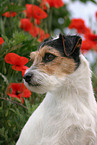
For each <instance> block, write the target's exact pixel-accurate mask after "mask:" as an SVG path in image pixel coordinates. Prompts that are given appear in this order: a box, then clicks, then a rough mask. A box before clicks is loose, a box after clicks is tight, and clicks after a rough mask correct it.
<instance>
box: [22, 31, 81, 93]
mask: <svg viewBox="0 0 97 145" xmlns="http://www.w3.org/2000/svg"><path fill="white" fill-rule="evenodd" d="M81 42H82V39H81V38H80V37H79V36H76V35H74V36H64V35H62V34H60V35H59V38H57V39H51V40H46V41H45V42H43V43H42V44H41V45H40V47H39V49H38V50H37V51H35V52H31V54H30V58H31V60H32V61H33V63H32V66H31V67H30V68H29V69H28V70H26V72H25V75H24V84H25V85H26V86H27V88H28V89H30V90H31V91H33V92H37V93H45V92H48V91H53V90H55V89H58V87H61V86H62V85H63V82H64V81H65V78H66V76H67V75H70V74H71V73H73V72H74V71H75V70H76V69H77V68H78V67H79V65H80V58H79V54H80V46H81Z"/></svg>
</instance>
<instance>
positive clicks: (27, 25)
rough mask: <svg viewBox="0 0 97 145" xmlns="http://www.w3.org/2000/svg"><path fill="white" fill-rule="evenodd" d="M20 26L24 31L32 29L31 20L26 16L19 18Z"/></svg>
mask: <svg viewBox="0 0 97 145" xmlns="http://www.w3.org/2000/svg"><path fill="white" fill-rule="evenodd" d="M20 28H21V29H23V30H24V31H30V29H32V23H31V21H30V20H29V19H27V18H24V19H21V24H20Z"/></svg>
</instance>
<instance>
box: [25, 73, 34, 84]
mask: <svg viewBox="0 0 97 145" xmlns="http://www.w3.org/2000/svg"><path fill="white" fill-rule="evenodd" d="M32 76H33V74H31V73H26V74H24V76H23V79H24V80H25V81H26V82H27V83H28V84H29V83H30V82H31V78H32Z"/></svg>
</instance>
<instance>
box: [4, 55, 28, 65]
mask: <svg viewBox="0 0 97 145" xmlns="http://www.w3.org/2000/svg"><path fill="white" fill-rule="evenodd" d="M28 61H29V60H28V58H26V57H21V56H19V55H18V54H15V53H8V54H7V55H6V56H5V62H6V63H9V64H13V65H16V66H22V65H25V64H26V63H27V62H28Z"/></svg>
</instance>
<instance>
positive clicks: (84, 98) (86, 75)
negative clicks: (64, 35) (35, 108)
mask: <svg viewBox="0 0 97 145" xmlns="http://www.w3.org/2000/svg"><path fill="white" fill-rule="evenodd" d="M80 59H81V64H80V66H79V68H78V69H77V70H76V71H75V72H74V73H73V74H71V75H68V76H67V77H66V79H65V81H64V85H63V86H62V87H60V88H57V89H56V90H55V91H53V92H50V93H51V95H52V96H53V97H54V99H55V100H57V101H64V102H72V104H73V103H74V105H75V104H77V103H78V105H79V102H82V103H83V104H85V105H87V106H88V105H89V106H91V102H92V103H93V102H94V104H95V98H94V94H93V88H92V83H91V71H90V69H89V64H88V62H87V60H86V59H85V58H84V57H83V56H82V55H81V56H80ZM49 95H50V94H49Z"/></svg>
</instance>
